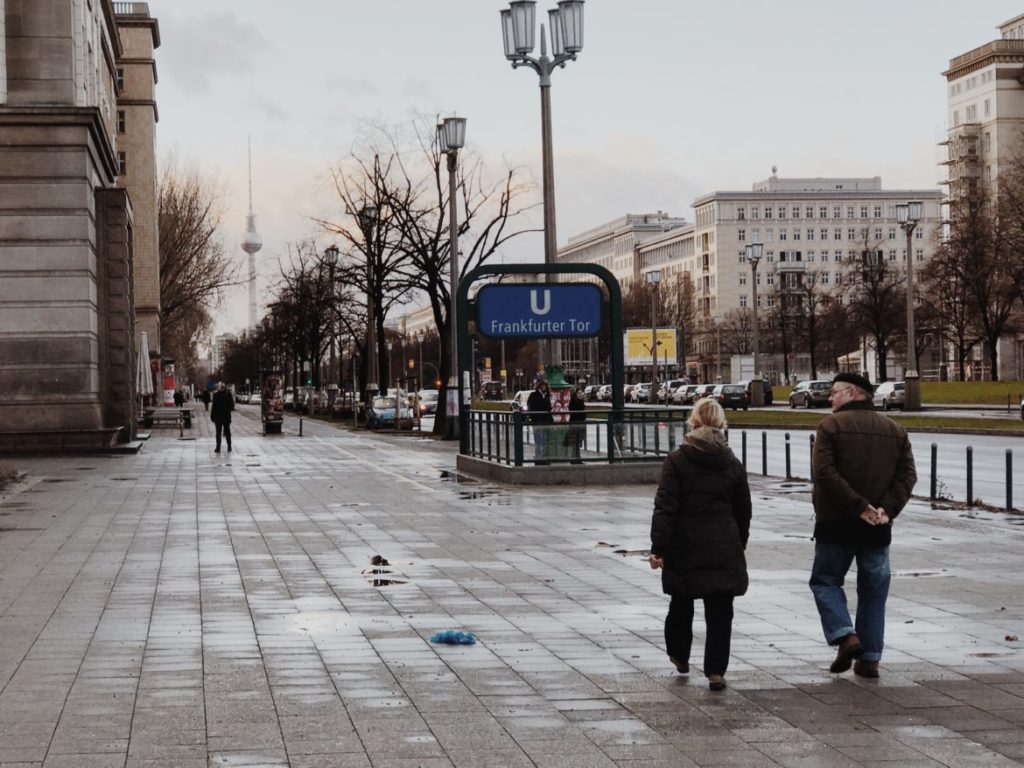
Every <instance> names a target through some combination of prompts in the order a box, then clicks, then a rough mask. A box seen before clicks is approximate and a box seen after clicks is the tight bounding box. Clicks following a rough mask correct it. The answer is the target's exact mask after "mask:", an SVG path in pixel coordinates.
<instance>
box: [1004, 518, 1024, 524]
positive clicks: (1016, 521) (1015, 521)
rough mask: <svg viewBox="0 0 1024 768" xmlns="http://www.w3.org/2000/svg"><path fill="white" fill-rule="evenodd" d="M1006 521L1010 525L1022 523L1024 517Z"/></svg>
mask: <svg viewBox="0 0 1024 768" xmlns="http://www.w3.org/2000/svg"><path fill="white" fill-rule="evenodd" d="M1006 522H1007V523H1009V524H1010V525H1024V519H1020V520H1007V521H1006Z"/></svg>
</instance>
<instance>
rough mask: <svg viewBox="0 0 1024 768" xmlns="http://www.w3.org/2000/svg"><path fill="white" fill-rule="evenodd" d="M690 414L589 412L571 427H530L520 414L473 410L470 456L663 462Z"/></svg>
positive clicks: (512, 461)
mask: <svg viewBox="0 0 1024 768" xmlns="http://www.w3.org/2000/svg"><path fill="white" fill-rule="evenodd" d="M689 415H690V412H689V409H681V408H675V409H671V410H669V409H664V408H627V409H625V410H622V411H615V410H606V411H598V412H588V413H587V415H586V420H585V421H581V422H574V423H559V424H533V423H531V422H530V420H529V415H528V414H524V413H522V412H520V411H485V410H471V411H470V413H469V430H470V434H469V455H471V456H473V457H474V458H479V459H485V460H487V461H494V462H497V463H499V464H506V465H509V466H516V467H522V466H527V465H537V464H608V463H617V462H637V461H661V460H663V459H664V458H665V456H667V455H668V453H669V452H670V451H671V450H672V449H673V448H675V447H676V446H678V445H679V443H680V442H682V439H683V436H684V435H685V434H686V432H687V431H688V427H687V423H686V419H687V418H688V417H689Z"/></svg>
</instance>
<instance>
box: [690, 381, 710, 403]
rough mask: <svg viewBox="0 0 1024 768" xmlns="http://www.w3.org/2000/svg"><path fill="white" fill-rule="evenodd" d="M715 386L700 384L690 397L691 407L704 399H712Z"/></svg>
mask: <svg viewBox="0 0 1024 768" xmlns="http://www.w3.org/2000/svg"><path fill="white" fill-rule="evenodd" d="M715 386H716V385H714V384H698V385H697V386H696V388H695V389H694V390H693V392H692V393H691V395H690V405H693V404H694V403H696V402H697V401H698V400H700V399H701V398H702V397H710V396H711V393H712V392H713V391H714V389H715Z"/></svg>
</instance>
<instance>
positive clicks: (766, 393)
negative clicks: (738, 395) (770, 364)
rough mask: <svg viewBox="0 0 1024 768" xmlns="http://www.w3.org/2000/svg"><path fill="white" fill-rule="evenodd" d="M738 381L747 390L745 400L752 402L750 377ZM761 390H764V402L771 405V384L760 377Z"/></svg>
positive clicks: (772, 399) (772, 398)
mask: <svg viewBox="0 0 1024 768" xmlns="http://www.w3.org/2000/svg"><path fill="white" fill-rule="evenodd" d="M739 383H740V384H742V385H743V387H744V389H746V390H747V400H748V401H749V402H751V403H752V402H754V398H753V397H752V396H751V394H750V379H747V380H746V381H741V382H739ZM761 391H762V392H764V404H765V405H771V404H772V402H773V401H774V399H775V398H774V397H772V385H771V384H769V383H768V379H761Z"/></svg>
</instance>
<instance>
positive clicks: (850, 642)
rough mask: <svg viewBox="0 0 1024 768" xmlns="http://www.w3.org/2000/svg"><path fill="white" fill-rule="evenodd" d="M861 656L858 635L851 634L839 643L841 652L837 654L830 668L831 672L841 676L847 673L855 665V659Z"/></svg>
mask: <svg viewBox="0 0 1024 768" xmlns="http://www.w3.org/2000/svg"><path fill="white" fill-rule="evenodd" d="M858 654H860V640H858V639H857V636H856V635H853V634H850V635H847V636H846V637H844V638H843V639H842V640H840V641H839V651H838V652H837V653H836V660H835V661H833V662H832V666H830V667H829V668H828V671H829V672H833V673H835V674H839V673H840V672H845V671H846V670H848V669H849V668H850V665H851V664H853V660H854V658H856V657H857V655H858Z"/></svg>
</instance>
